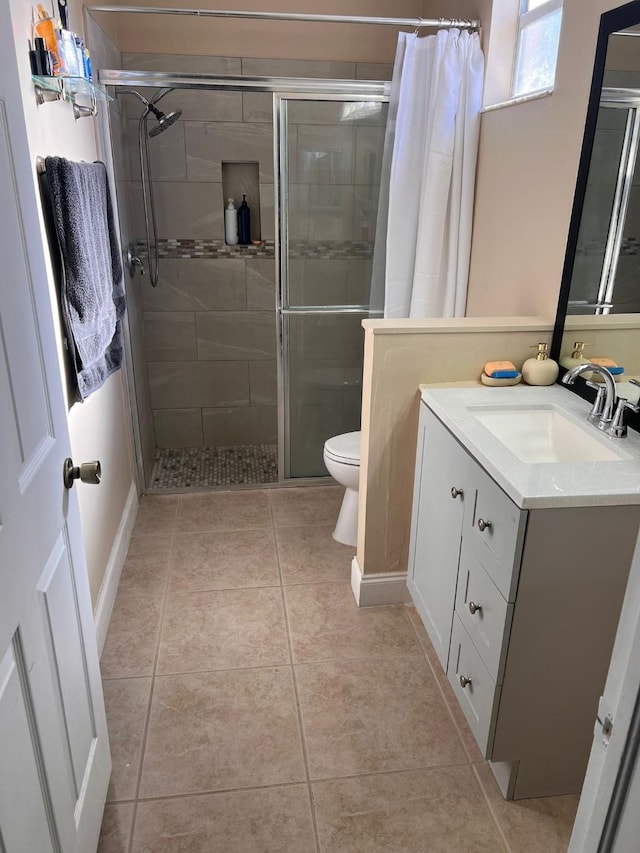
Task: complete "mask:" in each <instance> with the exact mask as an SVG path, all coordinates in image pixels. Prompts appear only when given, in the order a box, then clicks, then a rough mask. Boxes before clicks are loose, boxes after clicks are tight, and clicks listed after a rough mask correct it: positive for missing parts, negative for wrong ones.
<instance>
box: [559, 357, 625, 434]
mask: <svg viewBox="0 0 640 853" xmlns="http://www.w3.org/2000/svg"><path fill="white" fill-rule="evenodd" d="M587 371H588V372H589V373H597V374H599V375H600V376H602V378H603V380H604V389H603V388H602V387H600V386H598V385H596V384H595V382H593V383H592V382H589V383H588V384H589V385H590V386H591V387H592V388H596V389H597V390H598V394H597V396H596V400H595V403H594V404H593V407H592V409H591V411H590V412H589V415H588V420H589V421H591V423H593V424H595V426H597V428H598V429H600V430H602V431H603V432H608V433H609V434H610V435H616V437H618V438H621V437H622V435H620V434H616V432H614V431H613V430H611V425H612V422H613V418H614V412H615V408H616V383H615V380H614V378H613V376H612V375H611V374H610V373H609V371H608V370H607V368H606V367H602V365H601V364H592V363H591V362H585V363H584V364H577V365H576V366H575V367H572V368H571V369H570V370H567V372H566V373H565V375H564V376H563V377H562V383H563V384H564V385H573V383H574V382H575V381H576V379H577V378H578V376H580V374H582V373H586V372H587Z"/></svg>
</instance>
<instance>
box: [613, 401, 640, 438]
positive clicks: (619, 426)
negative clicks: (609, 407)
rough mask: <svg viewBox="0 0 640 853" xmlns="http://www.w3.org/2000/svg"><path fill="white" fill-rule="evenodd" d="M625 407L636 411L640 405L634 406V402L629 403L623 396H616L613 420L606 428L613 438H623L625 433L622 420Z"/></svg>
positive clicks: (625, 426) (639, 408) (638, 410)
mask: <svg viewBox="0 0 640 853" xmlns="http://www.w3.org/2000/svg"><path fill="white" fill-rule="evenodd" d="M625 409H629V411H631V412H636V413H637V412H640V405H638V406H636V405H635V404H634V403H630V402H629V401H628V400H627V399H626V398H625V397H618V401H617V405H616V411H615V414H614V415H613V420H612V421H611V425H610V426H609V428H608V429H607V432H608V433H609V435H612V436H613V437H614V438H624V437H625V435H626V434H627V425H626V424H625V422H624V412H625Z"/></svg>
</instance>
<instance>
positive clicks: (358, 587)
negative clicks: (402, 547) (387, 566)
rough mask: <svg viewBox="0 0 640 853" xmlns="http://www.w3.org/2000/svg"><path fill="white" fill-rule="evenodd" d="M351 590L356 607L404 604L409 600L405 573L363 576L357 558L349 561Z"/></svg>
mask: <svg viewBox="0 0 640 853" xmlns="http://www.w3.org/2000/svg"><path fill="white" fill-rule="evenodd" d="M351 589H352V590H353V595H354V597H355V600H356V604H357V605H358V607H375V606H378V605H381V604H404V603H405V602H406V601H407V600H410V599H409V598H408V592H407V573H406V572H384V573H381V574H377V575H363V574H362V571H361V570H360V566H359V565H358V559H357V557H354V558H353V560H352V561H351Z"/></svg>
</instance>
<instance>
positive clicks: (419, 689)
mask: <svg viewBox="0 0 640 853" xmlns="http://www.w3.org/2000/svg"><path fill="white" fill-rule="evenodd" d="M341 497H342V494H341V491H340V490H339V489H338V488H334V487H332V486H328V487H317V488H306V489H301V488H296V489H274V490H255V491H235V492H217V493H198V494H188V495H166V496H157V497H156V496H154V497H147V498H144V499H143V501H142V503H141V506H140V511H139V515H138V519H137V523H136V527H135V530H134V536H133V538H132V540H131V547H130V549H129V555H128V558H127V562H126V565H125V567H124V570H123V574H122V580H121V584H120V589H119V592H118V598H117V601H116V606H115V610H114V614H113V618H112V622H111V626H110V629H109V634H108V636H107V640H106V644H105V648H104V653H103V656H102V670H103V676H104V691H105V700H106V705H107V720H108V724H109V732H110V739H111V750H112V755H113V775H112V779H111V785H110V789H109V796H108V804H107V807H106V810H105V816H104V822H103V829H102V836H101V841H100V847H99V853H424V852H425V851H427V853H499V851H502V853H506V851H508V853H537V851H541V853H564V851H566V848H567V844H568V840H569V836H570V833H571V826H572V822H573V819H574V815H575V809H576V805H577V797H574V796H567V797H553V798H548V799H540V800H526V801H521V802H520V803H505V802H504V801H503V799H502V797H501V796H500V794H499V792H498V790H497V787H496V785H495V783H494V782H493V777H492V776H491V772H490V770H489V768H488V766H487V764H486V763H485V762H484V761H483V759H482V757H481V755H480V753H479V751H478V749H477V747H476V746H475V742H474V741H473V738H472V736H471V734H470V732H469V730H468V728H467V726H466V723H465V721H464V719H463V717H462V714H461V712H460V710H459V709H458V706H457V704H456V701H455V699H454V698H453V694H452V693H451V692H450V690H449V687H448V684H447V682H446V679H445V678H444V676H443V674H442V673H441V672H440V670H439V665H438V664H437V662H436V660H435V657H434V655H433V651H432V649H431V647H430V644H429V640H428V638H427V635H426V633H425V631H424V629H423V628H422V626H421V624H420V622H419V620H418V618H417V616H416V613H415V611H414V610H413V608H411V607H408V606H394V607H381V608H363V609H358V608H357V607H356V606H355V603H354V601H353V597H352V594H351V590H350V586H349V576H350V563H351V557H352V553H353V550H352V549H350V548H346V547H344V546H341V545H338V544H336V543H335V542H334V541H333V539H332V538H331V530H332V528H333V522H334V520H335V518H336V514H337V511H338V508H339V505H340V500H341Z"/></svg>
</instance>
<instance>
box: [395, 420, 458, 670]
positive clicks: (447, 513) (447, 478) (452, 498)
mask: <svg viewBox="0 0 640 853" xmlns="http://www.w3.org/2000/svg"><path fill="white" fill-rule="evenodd" d="M469 472H470V458H469V456H468V455H467V453H466V452H465V451H464V450H463V449H462V447H461V446H460V445H459V444H458V442H457V441H456V440H455V439H454V438H453V436H452V435H451V433H449V432H448V430H447V429H446V428H445V427H444V426H443V425H442V424H441V423H440V421H439V420H438V419H437V418H436V417H435V415H433V413H432V412H430V411H429V409H427V407H426V406H425V405H422V406H421V412H420V426H419V429H418V447H417V454H416V478H415V484H414V492H413V519H412V526H411V545H410V551H409V577H408V587H409V592H410V593H411V597H412V598H413V601H414V603H415V605H416V609H417V610H418V613H419V614H420V616H421V618H422V621H423V622H424V626H425V628H426V629H427V632H428V634H429V637H430V638H431V642H432V643H433V645H434V647H435V650H436V653H437V655H438V658H439V659H440V663H441V664H442V667H443V669H444V670H445V671H446V669H447V662H448V658H449V643H450V640H451V624H452V620H453V611H454V605H455V595H456V579H457V576H458V559H459V556H460V539H461V535H462V523H463V518H464V514H465V507H466V506H467V505H469V504H471V505H472V504H473V495H472V493H471V489H470V486H469V481H470V473H469Z"/></svg>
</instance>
